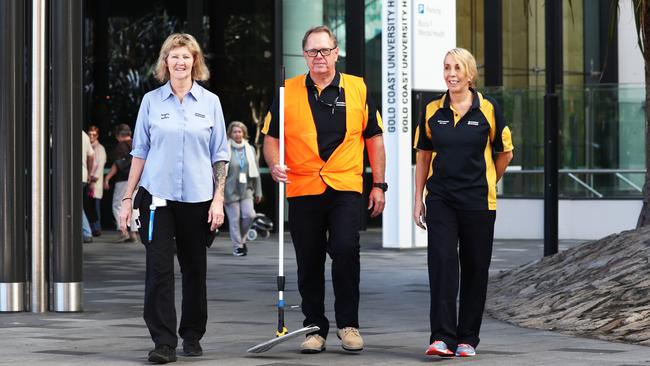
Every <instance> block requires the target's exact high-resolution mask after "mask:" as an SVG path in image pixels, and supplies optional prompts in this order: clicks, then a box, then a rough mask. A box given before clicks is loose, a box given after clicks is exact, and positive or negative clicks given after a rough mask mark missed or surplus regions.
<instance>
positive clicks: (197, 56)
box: [154, 33, 210, 83]
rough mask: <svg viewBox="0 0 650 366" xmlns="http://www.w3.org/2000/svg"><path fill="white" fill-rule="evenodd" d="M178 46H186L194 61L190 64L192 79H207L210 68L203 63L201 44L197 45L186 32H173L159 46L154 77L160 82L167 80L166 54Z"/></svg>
mask: <svg viewBox="0 0 650 366" xmlns="http://www.w3.org/2000/svg"><path fill="white" fill-rule="evenodd" d="M178 47H187V49H188V50H189V51H190V53H191V54H192V57H193V58H194V63H193V64H192V80H200V81H205V80H208V79H209V78H210V70H208V67H207V66H206V64H205V58H204V57H203V51H201V46H199V43H198V42H197V41H196V39H195V38H194V37H192V35H190V34H187V33H174V34H172V35H170V36H169V37H167V39H166V40H165V42H163V45H162V47H160V55H158V62H157V63H156V68H155V69H154V77H155V78H156V79H157V80H158V81H160V82H161V83H164V82H165V81H167V80H169V69H168V68H167V56H169V53H170V52H171V51H172V50H173V49H174V48H178Z"/></svg>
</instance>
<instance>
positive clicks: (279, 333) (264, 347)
mask: <svg viewBox="0 0 650 366" xmlns="http://www.w3.org/2000/svg"><path fill="white" fill-rule="evenodd" d="M281 80H282V84H281V85H280V95H279V99H280V105H279V107H280V108H279V109H278V110H279V116H278V117H279V123H280V126H279V127H280V129H279V130H280V131H279V135H280V136H279V137H280V159H279V162H278V164H280V165H281V166H283V165H284V66H283V67H282V74H281ZM279 184H280V186H279V189H278V277H277V283H278V328H277V330H276V332H275V336H276V337H275V338H273V339H270V340H268V341H266V342H264V343H260V344H258V345H256V346H254V347H251V348H249V349H248V350H246V352H248V353H262V352H266V351H268V350H269V349H271V348H272V347H274V346H275V345H277V344H280V343H282V342H284V341H287V340H289V339H291V338H295V337H298V336H300V335H304V334H307V333H312V332H316V331H319V330H320V328H319V327H318V326H315V325H312V326H308V327H304V328H301V329H298V330H295V331H293V332H291V333H288V331H287V327H285V326H284V282H285V280H284V188H285V187H284V185H285V183H284V182H279Z"/></svg>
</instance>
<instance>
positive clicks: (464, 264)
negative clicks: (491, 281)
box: [426, 200, 496, 350]
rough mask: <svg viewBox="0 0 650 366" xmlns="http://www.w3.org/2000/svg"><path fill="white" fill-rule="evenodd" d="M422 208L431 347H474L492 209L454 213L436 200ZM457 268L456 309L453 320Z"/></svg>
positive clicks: (485, 276) (488, 255)
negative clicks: (437, 344)
mask: <svg viewBox="0 0 650 366" xmlns="http://www.w3.org/2000/svg"><path fill="white" fill-rule="evenodd" d="M426 207H427V210H426V222H427V234H428V247H427V259H428V267H429V287H430V290H431V308H430V314H429V316H430V320H431V338H430V340H429V343H432V342H433V341H435V340H441V341H444V342H445V343H447V346H448V347H449V349H451V350H455V349H456V346H457V345H458V344H461V343H466V344H470V345H472V346H473V347H476V346H477V345H478V343H479V331H480V329H481V321H482V319H483V309H484V307H485V296H486V292H487V281H488V270H489V267H490V260H491V258H492V241H493V238H494V221H495V219H496V211H489V210H485V211H465V210H458V209H455V208H453V207H451V206H450V205H448V204H447V203H445V202H443V201H436V200H427V201H426ZM459 259H460V261H459ZM459 264H460V306H459V310H458V318H456V297H457V296H458V282H459V281H458V277H459ZM457 319H458V320H457Z"/></svg>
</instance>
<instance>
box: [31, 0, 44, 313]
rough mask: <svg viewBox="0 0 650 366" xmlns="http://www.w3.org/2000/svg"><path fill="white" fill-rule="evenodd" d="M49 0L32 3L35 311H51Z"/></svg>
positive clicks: (33, 295)
mask: <svg viewBox="0 0 650 366" xmlns="http://www.w3.org/2000/svg"><path fill="white" fill-rule="evenodd" d="M46 11H47V7H46V1H45V0H32V110H31V112H32V126H31V127H32V150H31V154H32V164H31V167H32V169H31V174H32V175H31V177H32V186H31V190H32V210H31V234H32V238H31V240H32V241H31V244H32V245H31V247H32V263H31V264H32V268H31V274H32V276H31V280H32V283H31V311H32V312H34V313H42V312H44V311H45V310H47V288H48V287H47V260H46V258H47V237H48V235H47V200H46V197H47V146H46V141H47V139H46V136H47V124H46V120H45V116H46V113H47V107H48V105H47V97H46V90H47V89H46V86H47V80H46V78H45V67H46V63H45V62H46V54H47V52H46V50H47V49H46V38H45V26H46V24H47V23H46V22H45V14H46Z"/></svg>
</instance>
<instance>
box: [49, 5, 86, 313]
mask: <svg viewBox="0 0 650 366" xmlns="http://www.w3.org/2000/svg"><path fill="white" fill-rule="evenodd" d="M50 4H51V17H50V20H51V23H50V24H51V25H50V29H51V32H50V37H51V38H50V42H51V69H52V72H51V74H50V78H51V79H50V80H51V88H52V92H51V93H50V95H51V98H52V100H51V113H52V114H51V128H52V159H51V163H52V186H51V187H52V200H53V202H52V203H53V204H52V211H51V213H52V229H51V232H52V247H51V265H52V282H53V300H52V310H54V311H60V312H67V311H81V310H82V293H83V282H82V259H83V258H82V256H83V248H82V243H81V215H82V204H81V195H82V187H81V183H82V182H81V164H82V162H81V130H82V124H81V119H82V97H83V96H82V76H83V74H82V65H83V63H82V62H83V60H82V45H83V42H82V33H83V29H82V21H83V13H82V0H52V1H51V3H50ZM54 200H56V204H54Z"/></svg>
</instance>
